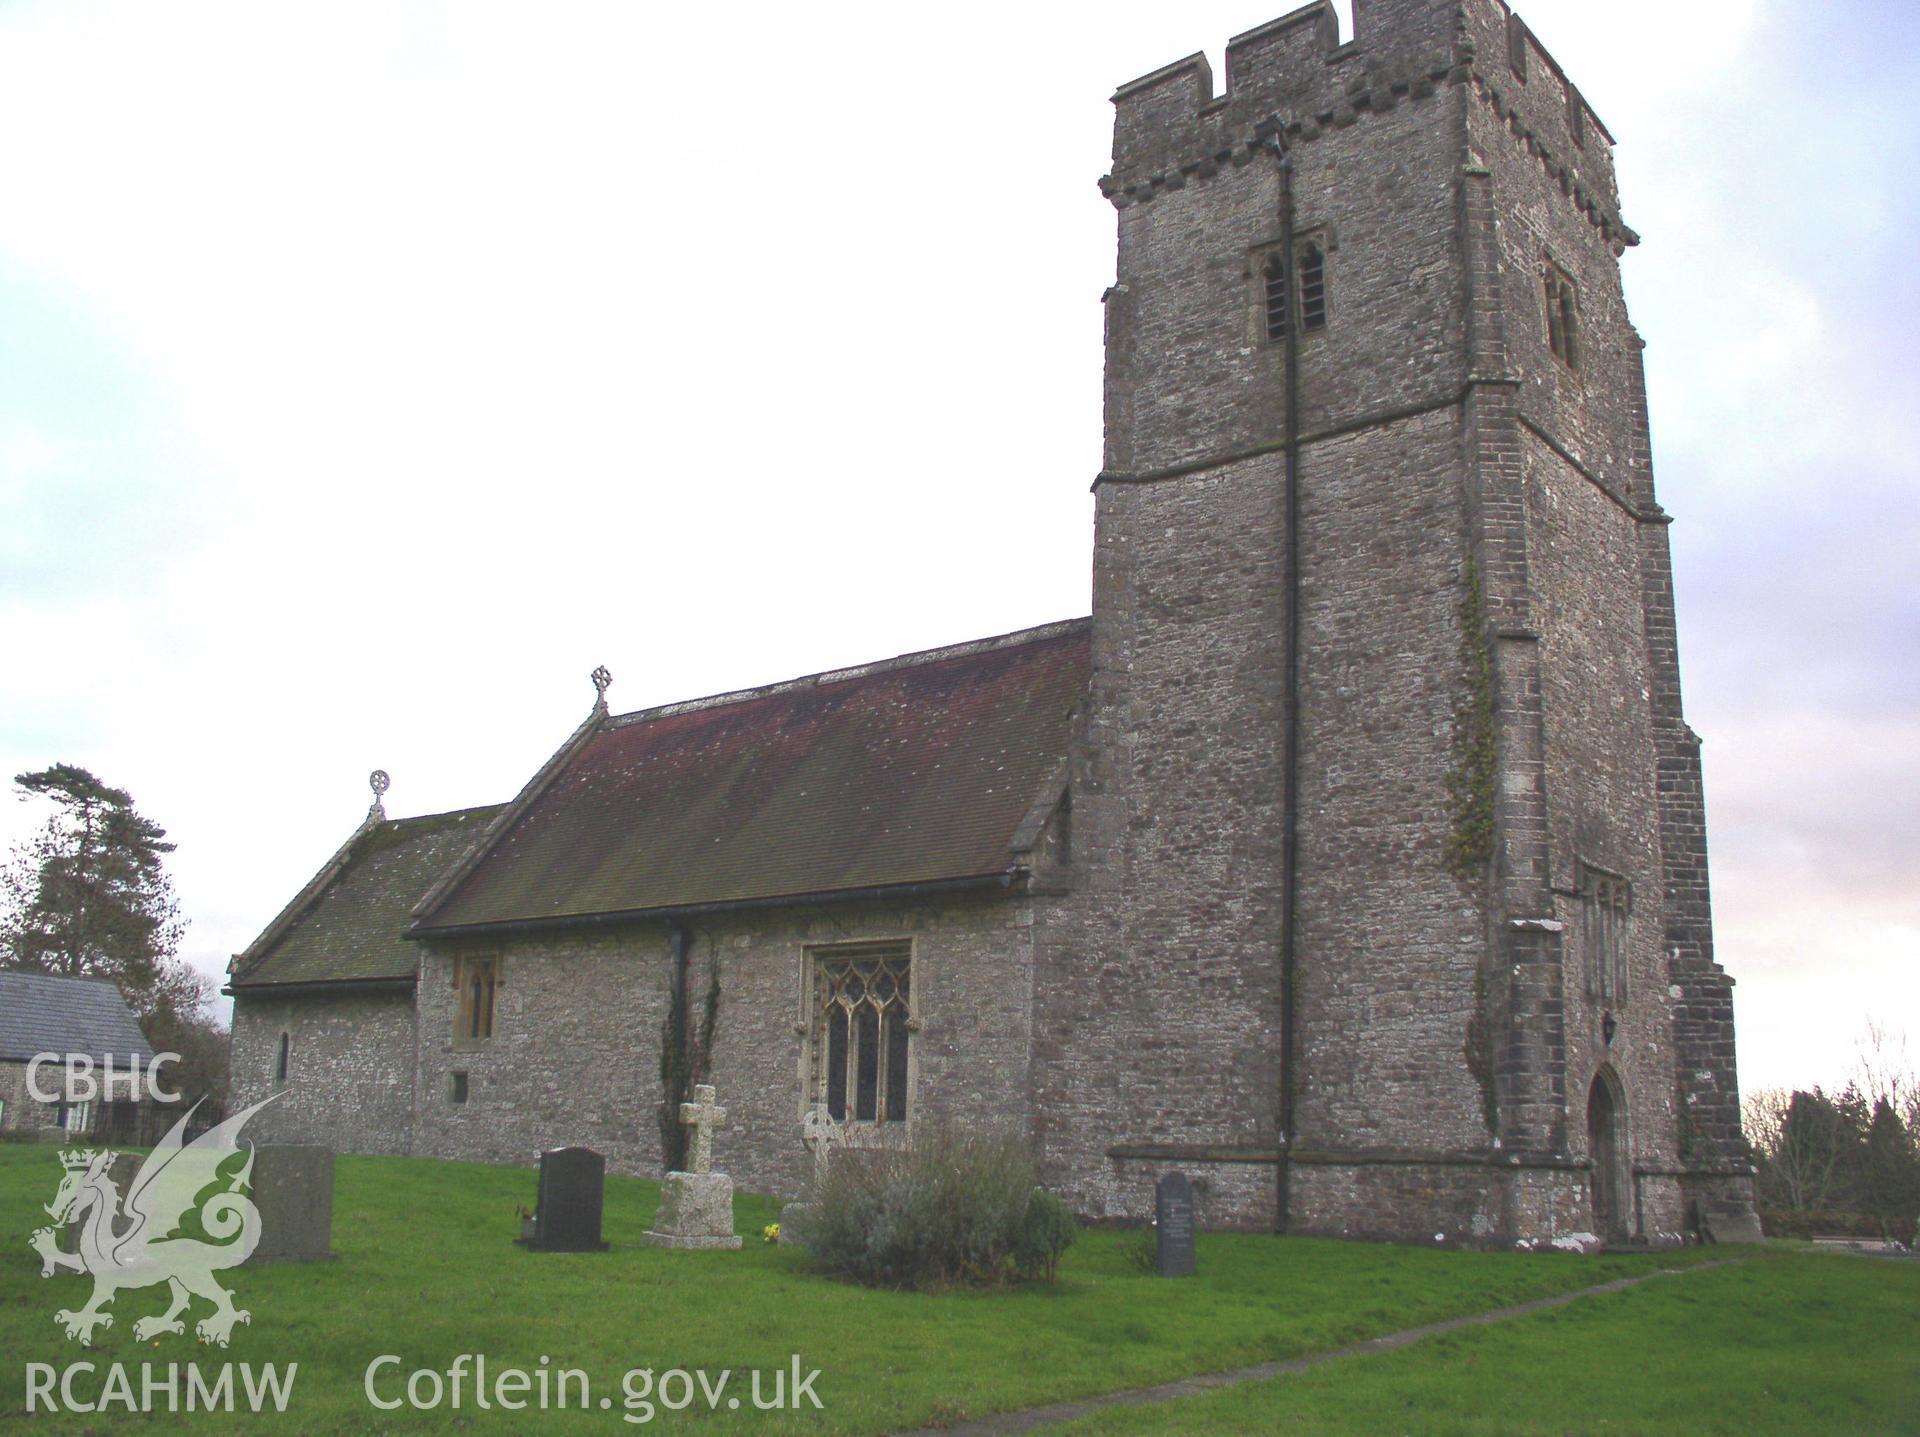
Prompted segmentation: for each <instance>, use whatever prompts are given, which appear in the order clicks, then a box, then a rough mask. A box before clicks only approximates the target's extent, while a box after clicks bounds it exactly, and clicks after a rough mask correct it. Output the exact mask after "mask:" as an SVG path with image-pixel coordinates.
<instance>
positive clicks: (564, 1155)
mask: <svg viewBox="0 0 1920 1437" xmlns="http://www.w3.org/2000/svg"><path fill="white" fill-rule="evenodd" d="M606 1186H607V1160H606V1159H605V1158H603V1157H602V1156H600V1154H599V1153H596V1152H595V1151H594V1150H593V1149H592V1148H551V1149H549V1150H548V1151H546V1152H544V1153H542V1154H540V1198H539V1205H538V1207H536V1208H535V1209H534V1214H533V1238H532V1240H531V1241H525V1240H520V1241H523V1243H524V1245H525V1246H527V1247H530V1248H532V1249H533V1250H534V1251H536V1252H604V1251H605V1250H606V1246H607V1245H606V1244H605V1243H604V1242H602V1241H600V1204H601V1199H602V1197H603V1196H604V1194H605V1192H606Z"/></svg>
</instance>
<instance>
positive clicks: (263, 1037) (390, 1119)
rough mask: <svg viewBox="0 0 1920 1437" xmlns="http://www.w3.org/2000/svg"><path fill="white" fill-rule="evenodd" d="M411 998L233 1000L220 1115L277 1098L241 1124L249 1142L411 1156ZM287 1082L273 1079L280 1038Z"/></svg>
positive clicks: (252, 995)
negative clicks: (224, 1109)
mask: <svg viewBox="0 0 1920 1437" xmlns="http://www.w3.org/2000/svg"><path fill="white" fill-rule="evenodd" d="M413 1023H414V1019H413V994H412V993H411V992H410V991H406V990H399V991H382V992H375V993H358V994H356V993H338V992H334V993H306V994H278V993H274V992H272V991H271V990H263V991H256V992H248V991H247V990H245V989H242V990H241V991H240V992H239V993H237V994H235V995H234V1000H233V1036H232V1039H231V1041H230V1047H229V1050H228V1051H229V1077H228V1100H227V1111H228V1112H229V1113H237V1112H239V1111H240V1109H242V1108H245V1107H249V1106H251V1105H252V1104H254V1103H258V1102H260V1101H262V1100H263V1099H266V1098H268V1097H270V1096H272V1095H273V1094H275V1093H279V1094H282V1095H283V1096H281V1097H280V1098H279V1099H278V1101H276V1102H274V1103H273V1105H272V1106H270V1107H268V1108H266V1109H264V1110H262V1111H261V1113H260V1114H259V1115H258V1116H257V1117H255V1118H253V1119H252V1120H251V1121H249V1123H248V1124H247V1135H248V1136H249V1137H250V1138H252V1139H253V1140H254V1141H256V1142H272V1143H318V1144H321V1145H323V1146H326V1147H330V1148H332V1149H334V1150H335V1151H336V1152H343V1153H405V1152H408V1151H410V1143H411V1136H412V1124H413V1044H414V1028H413ZM282 1033H285V1034H286V1035H287V1038H288V1045H287V1059H288V1061H287V1078H286V1081H285V1082H284V1083H281V1082H277V1081H276V1080H275V1077H274V1070H275V1066H276V1063H277V1061H278V1058H279V1052H280V1035H281V1034H282Z"/></svg>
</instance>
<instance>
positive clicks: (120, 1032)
mask: <svg viewBox="0 0 1920 1437" xmlns="http://www.w3.org/2000/svg"><path fill="white" fill-rule="evenodd" d="M36 1053H85V1054H86V1055H87V1056H88V1057H90V1058H92V1059H94V1060H95V1061H96V1062H98V1061H100V1060H101V1059H103V1058H106V1057H108V1056H111V1057H113V1059H114V1060H115V1061H116V1062H117V1063H123V1062H125V1060H126V1059H128V1058H138V1059H139V1060H140V1061H141V1062H142V1063H143V1064H144V1063H145V1062H146V1061H147V1060H148V1059H150V1058H152V1057H153V1049H152V1048H150V1047H148V1046H147V1040H146V1038H145V1037H144V1036H143V1035H142V1034H141V1032H140V1024H139V1022H138V1020H136V1019H135V1018H134V1016H133V1010H132V1009H131V1008H129V1007H128V1006H127V1000H126V999H125V998H122V997H121V996H120V990H119V988H118V987H116V986H115V985H114V984H113V982H112V981H111V980H109V979H106V978H56V977H54V976H53V975H51V974H48V973H0V1062H9V1061H11V1062H25V1061H27V1060H28V1059H30V1058H32V1057H33V1056H34V1055H35V1054H36Z"/></svg>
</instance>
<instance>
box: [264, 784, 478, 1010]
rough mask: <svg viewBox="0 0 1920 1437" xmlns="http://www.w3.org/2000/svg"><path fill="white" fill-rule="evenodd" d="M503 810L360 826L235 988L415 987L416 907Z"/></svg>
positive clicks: (277, 924)
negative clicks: (412, 930) (412, 938)
mask: <svg viewBox="0 0 1920 1437" xmlns="http://www.w3.org/2000/svg"><path fill="white" fill-rule="evenodd" d="M504 806H505V805H503V804H493V805H491V806H489V807H486V808H467V809H461V810H459V811H457V812H454V813H435V814H428V815H426V816H424V817H421V818H397V819H388V820H385V821H383V822H379V823H374V824H369V825H363V826H362V827H361V828H360V829H359V830H358V831H357V832H356V833H355V834H354V835H353V837H352V838H350V839H349V840H348V841H347V843H346V846H345V847H343V848H342V849H341V850H340V851H339V852H338V853H337V854H335V855H334V857H333V859H332V861H331V862H329V863H328V865H327V866H326V867H325V868H323V869H321V870H320V872H319V874H318V875H316V876H315V877H314V879H313V880H312V881H311V882H310V883H308V884H307V886H306V887H305V888H304V889H302V890H301V891H300V893H299V894H298V895H297V896H296V897H295V898H294V900H293V902H292V903H290V904H288V905H287V908H286V909H285V910H284V911H283V912H282V913H281V914H280V916H279V917H278V918H276V919H275V920H274V921H273V922H272V923H271V924H269V925H268V927H267V930H266V932H264V933H262V934H261V935H260V937H259V938H257V939H255V940H254V943H253V945H252V946H251V947H249V948H248V949H247V950H246V951H245V952H244V953H241V954H240V955H239V956H238V957H237V958H236V959H235V960H234V966H233V976H232V979H231V980H230V985H229V986H231V987H232V988H234V989H237V990H246V989H252V988H262V987H270V986H274V985H281V984H293V983H367V982H383V981H384V982H394V981H399V980H402V979H411V978H412V977H413V972H414V964H415V962H416V960H417V959H418V957H419V953H418V951H417V950H416V949H415V948H413V947H412V945H410V944H408V943H406V942H404V941H402V939H401V933H402V932H403V931H404V930H405V928H406V926H407V921H408V918H409V916H410V915H411V913H412V910H413V905H414V904H415V903H417V902H419V900H420V896H421V895H422V894H423V893H425V892H426V891H427V890H428V889H429V888H430V887H432V886H433V882H434V880H435V879H437V878H438V877H439V876H440V875H441V874H442V873H444V872H445V871H446V870H447V869H448V868H450V867H452V865H453V864H454V862H455V860H457V859H458V858H459V857H460V856H461V855H462V854H463V853H464V852H465V851H466V850H467V848H468V847H469V846H471V845H472V844H473V843H474V842H475V841H476V840H477V839H478V838H479V837H480V835H481V834H482V833H483V832H485V831H486V826H487V823H488V822H489V821H490V820H491V819H492V818H493V817H494V816H495V815H496V814H498V813H499V812H500V811H501V809H502V808H503V807H504Z"/></svg>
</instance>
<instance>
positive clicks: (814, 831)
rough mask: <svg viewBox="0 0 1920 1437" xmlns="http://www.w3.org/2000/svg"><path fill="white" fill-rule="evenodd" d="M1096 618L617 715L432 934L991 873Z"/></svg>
mask: <svg viewBox="0 0 1920 1437" xmlns="http://www.w3.org/2000/svg"><path fill="white" fill-rule="evenodd" d="M1087 675H1088V621H1087V620H1085V619H1078V620H1073V621H1071V622H1068V623H1064V624H1053V625H1049V626H1047V627H1045V628H1041V629H1030V630H1027V631H1025V632H1023V633H1019V634H1010V635H1007V636H1006V637H1004V638H1000V639H989V640H984V641H982V642H979V643H974V644H963V645H958V646H956V647H954V648H951V649H936V650H932V651H930V652H928V653H924V654H911V655H907V656H905V657H903V658H900V659H894V660H890V661H888V662H886V663H882V664H873V665H868V666H865V667H863V668H859V669H850V670H841V671H838V672H834V673H827V674H818V675H815V676H813V677H811V678H806V679H798V680H795V681H793V682H791V683H785V684H776V685H772V686H771V687H768V688H764V689H755V690H749V691H747V692H744V693H740V694H730V695H723V696H721V697H719V698H716V699H705V700H698V701H695V702H692V703H686V704H675V705H670V706H668V707H665V708H660V709H650V710H646V711H644V712H641V713H635V714H629V715H626V716H624V717H620V718H611V719H606V720H603V721H602V722H601V723H600V724H598V725H597V726H594V727H592V728H590V729H588V730H586V731H584V732H583V733H582V734H581V735H579V736H578V737H577V738H576V739H575V740H574V745H573V747H572V748H571V751H566V750H563V752H562V754H561V755H559V756H557V757H558V766H557V771H556V772H554V773H553V774H552V775H551V776H550V777H547V778H545V780H544V781H542V780H541V779H536V780H535V781H534V783H533V784H531V785H529V791H528V792H527V793H525V794H523V795H522V797H521V799H519V800H516V802H515V805H514V806H513V807H512V808H510V809H509V811H508V813H507V814H505V815H504V816H503V817H502V819H501V820H500V822H499V824H498V825H497V827H498V831H497V832H496V833H495V834H494V835H493V836H492V838H490V839H489V840H488V842H487V844H486V846H485V848H484V850H483V851H482V852H481V854H480V855H479V857H478V859H477V861H476V862H474V863H473V865H472V866H471V867H470V868H469V869H468V870H467V871H466V872H465V874H464V875H460V874H456V875H454V876H453V881H452V883H451V884H450V885H449V886H448V887H447V889H446V891H444V892H442V893H439V894H437V895H433V896H431V897H430V898H429V899H428V901H427V902H426V903H425V904H423V905H422V911H421V912H420V913H419V915H418V919H417V922H416V925H415V928H416V931H422V930H427V931H433V930H441V929H449V928H463V927H471V926H475V925H490V924H498V923H519V922H527V921H537V920H549V921H551V920H565V919H568V918H581V917H587V916H591V915H603V914H619V913H643V912H650V911H657V910H662V909H685V908H697V907H703V906H710V905H719V904H727V903H737V902H744V901H753V900H768V899H777V898H782V897H789V896H792V897H799V896H815V895H820V894H826V893H835V892H845V891H849V890H863V889H869V888H879V887H891V886H896V885H904V884H919V883H930V882H939V881H943V880H952V879H964V878H976V877H986V876H989V875H994V874H1001V873H1005V872H1007V871H1009V869H1010V868H1011V867H1012V866H1013V862H1014V860H1013V852H1012V841H1013V837H1014V834H1015V831H1016V830H1017V829H1018V828H1019V827H1020V825H1021V822H1022V820H1023V819H1025V818H1026V817H1027V816H1028V814H1029V813H1030V812H1031V811H1032V810H1033V808H1034V806H1035V805H1036V803H1038V802H1040V801H1042V799H1043V796H1046V795H1045V792H1044V791H1045V790H1046V789H1047V787H1048V785H1049V783H1050V782H1051V781H1052V780H1053V779H1055V778H1056V777H1057V775H1058V774H1059V771H1060V768H1061V764H1062V762H1063V760H1064V759H1065V757H1066V753H1067V741H1068V730H1069V715H1070V714H1071V712H1072V711H1073V710H1074V708H1076V707H1077V706H1078V705H1079V703H1080V701H1081V698H1082V696H1083V695H1084V693H1085V691H1086V686H1087Z"/></svg>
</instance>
